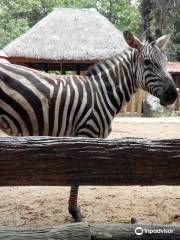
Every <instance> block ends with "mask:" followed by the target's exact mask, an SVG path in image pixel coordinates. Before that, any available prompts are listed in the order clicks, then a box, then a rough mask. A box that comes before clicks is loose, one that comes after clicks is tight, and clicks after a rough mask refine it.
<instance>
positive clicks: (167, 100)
mask: <svg viewBox="0 0 180 240" xmlns="http://www.w3.org/2000/svg"><path fill="white" fill-rule="evenodd" d="M177 97H178V92H177V89H176V87H175V86H174V85H171V86H169V87H167V88H166V89H165V90H164V91H163V92H162V94H161V96H160V104H161V105H162V106H164V107H167V106H169V105H171V104H174V103H175V101H176V99H177Z"/></svg>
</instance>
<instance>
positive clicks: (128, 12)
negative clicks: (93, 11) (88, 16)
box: [97, 0, 140, 34]
mask: <svg viewBox="0 0 180 240" xmlns="http://www.w3.org/2000/svg"><path fill="white" fill-rule="evenodd" d="M97 8H98V10H99V11H100V12H101V13H102V14H103V15H104V16H106V17H107V18H108V19H109V20H110V21H111V22H112V23H114V24H115V26H116V27H117V28H118V29H120V30H121V31H123V30H127V29H128V30H130V31H132V32H134V33H136V34H139V19H140V14H139V11H138V9H137V8H136V7H135V6H134V5H132V3H131V1H130V0H109V1H107V0H99V1H98V2H97Z"/></svg>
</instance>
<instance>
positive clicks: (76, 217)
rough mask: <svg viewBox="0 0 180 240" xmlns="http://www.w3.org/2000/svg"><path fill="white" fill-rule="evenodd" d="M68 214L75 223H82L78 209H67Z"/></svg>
mask: <svg viewBox="0 0 180 240" xmlns="http://www.w3.org/2000/svg"><path fill="white" fill-rule="evenodd" d="M69 213H70V214H71V216H72V217H73V219H74V221H75V222H81V221H82V216H81V212H80V209H79V208H78V207H72V208H69Z"/></svg>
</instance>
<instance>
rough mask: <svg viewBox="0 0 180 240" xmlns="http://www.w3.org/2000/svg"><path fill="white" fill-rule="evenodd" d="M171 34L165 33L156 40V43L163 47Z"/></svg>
mask: <svg viewBox="0 0 180 240" xmlns="http://www.w3.org/2000/svg"><path fill="white" fill-rule="evenodd" d="M170 37H171V34H166V35H164V36H162V37H160V38H158V39H157V40H156V44H157V46H158V47H159V48H160V49H164V48H165V47H166V45H167V43H168V42H169V39H170Z"/></svg>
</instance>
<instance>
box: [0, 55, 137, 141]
mask: <svg viewBox="0 0 180 240" xmlns="http://www.w3.org/2000/svg"><path fill="white" fill-rule="evenodd" d="M118 74H121V76H122V77H121V82H120V81H119V75H118ZM126 74H127V69H126V68H125V67H124V68H123V66H121V59H120V58H119V57H114V58H113V59H111V60H110V59H109V60H106V61H104V62H103V63H100V64H97V65H96V66H95V67H93V68H92V69H90V70H89V73H88V75H89V76H58V75H50V74H47V73H43V72H40V71H36V70H32V69H29V68H26V67H22V66H17V65H13V64H3V63H0V127H1V128H2V129H3V131H5V132H6V133H7V134H9V135H14V136H35V135H40V136H41V135H44V136H86V137H100V138H105V137H107V136H108V134H109V133H110V131H111V123H112V120H113V118H114V117H115V115H116V114H117V113H118V112H119V111H120V109H121V107H122V105H124V104H125V103H126V102H127V101H129V99H130V96H131V95H132V94H133V93H134V92H135V89H136V86H135V83H134V82H132V81H130V78H128V74H127V75H126ZM127 80H128V81H127Z"/></svg>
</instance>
